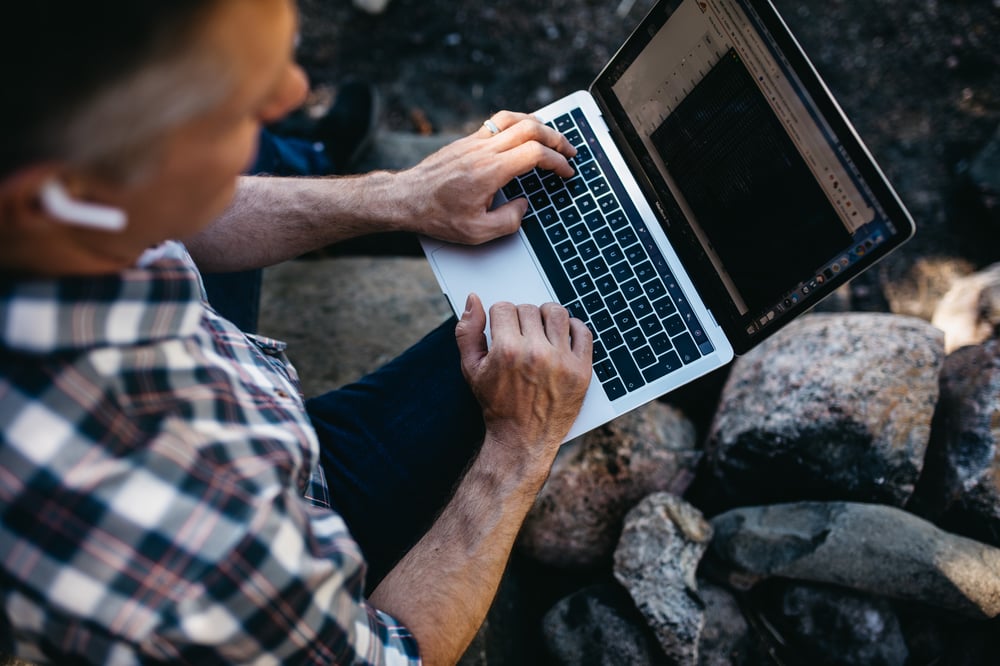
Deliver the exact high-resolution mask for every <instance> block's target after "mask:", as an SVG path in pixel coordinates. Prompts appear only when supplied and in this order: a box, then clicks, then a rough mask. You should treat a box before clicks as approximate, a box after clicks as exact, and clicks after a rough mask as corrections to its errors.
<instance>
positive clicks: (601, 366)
mask: <svg viewBox="0 0 1000 666" xmlns="http://www.w3.org/2000/svg"><path fill="white" fill-rule="evenodd" d="M594 374H595V375H597V381H599V382H601V383H602V384H603V383H604V382H606V381H608V380H609V379H614V378H615V377H617V376H618V373H617V372H616V371H615V366H614V364H613V363H611V361H610V360H607V361H601V362H600V363H595V364H594Z"/></svg>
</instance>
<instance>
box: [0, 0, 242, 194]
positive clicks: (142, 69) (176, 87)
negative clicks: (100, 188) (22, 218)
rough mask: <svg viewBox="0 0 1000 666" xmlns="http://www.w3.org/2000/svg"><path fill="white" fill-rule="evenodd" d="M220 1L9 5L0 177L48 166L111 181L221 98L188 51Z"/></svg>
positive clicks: (1, 37)
mask: <svg viewBox="0 0 1000 666" xmlns="http://www.w3.org/2000/svg"><path fill="white" fill-rule="evenodd" d="M224 1H225V0H87V1H85V2H81V1H80V0H25V1H18V2H11V3H7V4H6V6H5V7H4V8H3V9H2V10H0V15H2V17H3V18H2V19H0V85H2V86H3V87H4V88H5V90H6V91H7V94H6V95H5V96H4V97H5V98H6V100H5V102H4V103H3V104H2V105H0V134H2V137H0V177H2V176H4V175H7V174H8V173H10V172H13V171H15V170H17V169H18V168H20V167H22V166H25V165H27V164H31V163H35V162H39V161H44V160H52V159H55V160H65V161H68V162H70V163H73V164H76V165H82V166H89V167H95V168H100V169H103V170H104V171H105V172H108V173H113V174H114V175H115V177H123V176H124V175H125V174H124V172H127V171H128V170H129V169H130V168H134V167H136V165H137V163H138V162H139V161H141V160H140V157H141V156H142V155H143V154H147V153H148V152H149V150H150V145H149V144H150V142H151V139H152V138H154V137H155V135H156V133H157V132H158V131H162V130H163V129H164V128H165V127H167V126H169V125H170V123H174V122H178V121H180V120H183V119H184V118H185V117H190V116H191V115H194V114H195V113H197V111H198V110H200V109H204V108H206V107H207V106H208V105H209V104H210V103H211V102H212V100H213V99H218V98H219V97H220V96H221V95H222V94H223V93H222V92H221V90H222V89H224V88H227V86H225V85H223V84H222V83H221V82H220V81H219V80H218V79H219V77H222V76H224V73H223V72H220V71H216V68H217V66H216V65H215V64H214V63H213V62H212V59H211V58H206V57H205V54H204V53H196V52H195V51H196V49H194V48H193V46H194V43H195V40H196V39H197V37H198V27H199V26H200V25H202V24H203V22H204V21H205V20H206V18H207V17H208V16H209V14H210V12H211V11H212V10H213V9H214V8H216V7H218V6H219V5H220V4H221V3H222V2H224ZM242 1H246V0H242ZM199 84H200V85H199Z"/></svg>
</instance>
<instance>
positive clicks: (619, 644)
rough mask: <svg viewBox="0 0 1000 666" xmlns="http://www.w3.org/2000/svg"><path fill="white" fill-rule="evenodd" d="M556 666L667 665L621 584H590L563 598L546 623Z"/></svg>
mask: <svg viewBox="0 0 1000 666" xmlns="http://www.w3.org/2000/svg"><path fill="white" fill-rule="evenodd" d="M542 636H543V638H544V641H545V647H546V649H547V650H548V653H549V655H548V656H549V657H550V658H551V660H550V661H548V662H546V663H550V664H552V665H553V666H579V665H580V664H588V665H590V666H647V665H648V666H652V665H654V664H661V663H662V662H663V654H662V653H661V652H660V647H659V645H657V643H656V641H655V640H653V638H652V635H651V634H650V631H649V629H648V627H646V625H645V621H644V620H643V617H642V615H640V614H639V612H638V611H637V610H636V608H635V604H634V603H632V598H631V597H629V595H628V593H627V592H626V591H625V590H623V589H622V588H621V587H620V586H618V585H614V584H610V583H605V584H598V585H592V586H590V587H586V588H584V589H582V590H579V591H577V592H575V593H573V594H571V595H570V596H568V597H566V598H564V599H562V600H560V601H559V602H558V603H556V605H555V606H553V607H552V608H551V609H550V610H549V612H548V613H546V614H545V618H544V619H543V620H542Z"/></svg>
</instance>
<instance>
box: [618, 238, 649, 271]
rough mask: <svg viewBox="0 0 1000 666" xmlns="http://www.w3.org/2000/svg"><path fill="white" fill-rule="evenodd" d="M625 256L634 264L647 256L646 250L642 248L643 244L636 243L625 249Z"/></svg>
mask: <svg viewBox="0 0 1000 666" xmlns="http://www.w3.org/2000/svg"><path fill="white" fill-rule="evenodd" d="M623 251H624V252H625V258H626V259H628V260H629V263H631V264H632V265H633V266H635V265H636V264H638V263H639V262H640V261H642V260H643V259H645V258H646V251H645V250H644V249H642V245H639V244H638V243H636V244H635V245H633V246H632V247H627V248H625V250H623Z"/></svg>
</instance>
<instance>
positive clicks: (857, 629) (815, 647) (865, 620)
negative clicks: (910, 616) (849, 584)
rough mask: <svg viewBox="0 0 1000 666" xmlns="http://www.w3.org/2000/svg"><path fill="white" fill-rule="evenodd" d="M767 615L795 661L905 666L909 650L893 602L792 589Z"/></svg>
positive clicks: (838, 591) (786, 588) (828, 589)
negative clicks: (789, 647)
mask: <svg viewBox="0 0 1000 666" xmlns="http://www.w3.org/2000/svg"><path fill="white" fill-rule="evenodd" d="M780 587H781V589H780V591H779V592H778V593H777V594H776V595H774V596H776V597H777V598H776V600H775V603H774V608H772V609H770V612H769V613H768V614H767V615H768V618H769V620H770V621H771V622H772V623H773V625H774V626H776V627H777V629H778V631H779V632H780V634H781V636H782V639H783V640H784V641H785V642H786V643H787V644H788V645H790V646H794V648H792V649H790V650H789V651H790V652H794V655H795V658H796V661H797V662H799V663H805V664H830V663H836V664H838V666H872V665H873V664H878V665H879V666H904V664H907V663H909V662H908V658H909V649H908V648H907V645H906V640H905V639H904V636H903V630H902V628H901V626H900V621H899V617H898V616H897V614H896V611H895V609H894V608H893V605H892V603H891V602H889V601H888V600H886V599H883V598H879V597H873V596H870V595H863V594H859V593H857V592H852V591H850V590H845V589H843V588H837V587H833V586H817V585H808V584H802V583H787V584H784V585H781V586H780Z"/></svg>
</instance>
